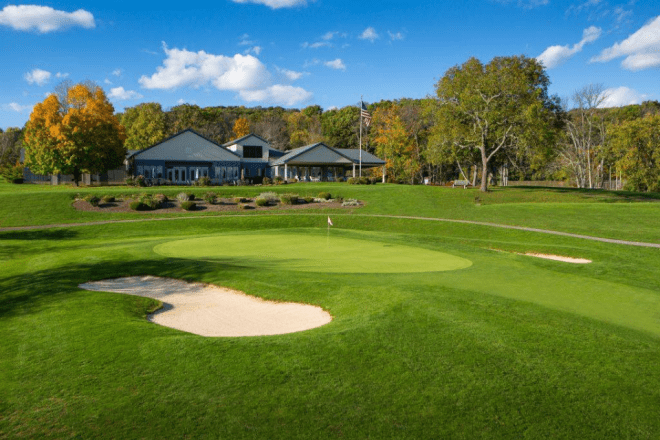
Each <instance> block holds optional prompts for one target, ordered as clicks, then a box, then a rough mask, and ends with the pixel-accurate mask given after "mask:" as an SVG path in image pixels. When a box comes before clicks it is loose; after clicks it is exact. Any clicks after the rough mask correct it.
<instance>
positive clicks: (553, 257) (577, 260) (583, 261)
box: [521, 252, 591, 264]
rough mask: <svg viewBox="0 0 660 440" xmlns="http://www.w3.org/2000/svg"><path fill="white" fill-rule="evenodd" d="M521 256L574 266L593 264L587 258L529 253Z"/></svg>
mask: <svg viewBox="0 0 660 440" xmlns="http://www.w3.org/2000/svg"><path fill="white" fill-rule="evenodd" d="M521 255H527V256H529V257H537V258H545V259H546V260H555V261H563V262H564V263H574V264H587V263H591V260H587V259H586V258H573V257H562V256H561V255H551V254H537V253H533V252H527V253H526V254H521Z"/></svg>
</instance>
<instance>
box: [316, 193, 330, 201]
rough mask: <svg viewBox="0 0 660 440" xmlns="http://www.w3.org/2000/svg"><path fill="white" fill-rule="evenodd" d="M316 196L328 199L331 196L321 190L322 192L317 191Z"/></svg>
mask: <svg viewBox="0 0 660 440" xmlns="http://www.w3.org/2000/svg"><path fill="white" fill-rule="evenodd" d="M318 198H319V199H325V200H328V199H331V198H332V197H331V195H330V193H329V192H322V193H319V195H318Z"/></svg>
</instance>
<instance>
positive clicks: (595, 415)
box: [0, 185, 660, 439]
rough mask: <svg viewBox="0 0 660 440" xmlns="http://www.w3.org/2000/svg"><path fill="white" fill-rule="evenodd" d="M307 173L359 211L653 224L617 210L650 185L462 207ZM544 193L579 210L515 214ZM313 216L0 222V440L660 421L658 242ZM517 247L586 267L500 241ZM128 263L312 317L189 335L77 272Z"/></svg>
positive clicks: (634, 233)
mask: <svg viewBox="0 0 660 440" xmlns="http://www.w3.org/2000/svg"><path fill="white" fill-rule="evenodd" d="M320 187H322V186H310V187H309V188H311V189H310V190H309V191H315V190H317V189H318V188H320ZM329 187H330V188H331V189H332V191H333V192H335V190H336V189H337V188H341V189H342V191H346V193H345V194H344V195H345V196H348V195H349V191H355V192H354V193H353V194H359V198H360V199H361V200H365V201H366V206H365V207H364V210H365V212H367V213H369V212H371V213H383V214H389V213H391V214H402V212H403V211H405V214H411V213H415V211H416V210H415V209H414V208H415V205H419V206H421V207H420V209H419V215H420V216H422V215H423V216H426V217H437V218H441V217H447V216H450V215H451V216H461V217H462V218H465V219H467V220H477V221H490V222H495V223H496V222H499V221H501V220H503V219H508V220H511V221H514V220H515V223H516V224H520V225H523V226H538V225H539V223H545V224H548V225H554V227H555V229H556V230H562V231H572V232H583V230H584V229H588V228H589V225H588V224H586V223H587V220H589V221H591V220H594V219H597V218H598V217H599V216H600V215H610V214H612V215H611V216H610V217H608V219H607V220H608V222H609V223H607V224H598V225H596V226H594V227H593V228H591V229H592V232H593V231H594V230H595V231H601V232H603V231H608V232H609V233H611V234H610V235H609V236H611V235H615V236H617V237H614V238H619V237H618V231H626V237H625V238H627V239H630V240H638V241H653V238H655V241H656V242H657V241H659V240H660V239H658V238H657V237H660V226H659V225H658V224H657V222H655V223H654V222H647V221H646V219H647V217H643V216H642V217H639V218H637V219H636V220H635V219H634V218H633V217H634V213H636V212H637V213H638V212H641V211H646V212H647V215H648V218H650V217H651V216H657V215H658V210H657V208H656V205H655V204H654V203H645V202H642V203H640V204H639V205H638V204H637V203H628V202H626V203H610V202H602V203H606V204H607V208H606V209H601V208H603V204H602V203H601V202H599V201H598V200H593V197H592V198H587V199H586V200H584V201H581V199H582V198H583V196H584V194H583V193H571V192H569V193H558V192H555V191H537V190H534V191H529V192H527V191H522V190H518V189H516V190H514V191H512V192H511V193H508V194H507V193H506V191H502V192H503V193H504V194H499V193H493V194H488V195H487V196H486V197H484V200H486V203H489V199H488V197H490V196H492V198H493V199H497V200H499V201H500V202H502V201H504V202H506V200H509V201H510V202H512V203H509V204H507V203H504V202H502V203H497V204H496V203H494V202H493V203H492V204H491V205H488V204H487V205H486V206H481V207H475V206H474V203H473V201H472V200H471V198H470V197H467V196H466V194H467V193H469V192H470V191H469V190H467V191H466V190H462V189H461V190H456V191H454V192H447V191H446V189H444V188H438V189H437V190H438V191H435V190H436V189H434V188H413V187H404V186H401V187H398V186H389V185H384V186H383V188H379V186H376V187H375V188H373V189H371V188H358V189H351V188H348V189H345V188H347V186H339V185H338V186H336V187H335V186H329ZM296 188H297V189H296V190H298V188H304V187H303V186H302V185H300V186H296ZM232 190H233V189H232ZM240 190H241V191H249V189H242V188H241V189H240ZM257 190H258V189H254V191H257ZM288 190H290V188H288ZM372 190H373V193H371V192H370V191H372ZM434 191H435V192H434ZM24 193H28V194H29V193H30V192H29V191H24ZM34 194H36V195H34V198H33V199H32V201H31V202H30V203H29V204H28V205H29V206H28V208H27V212H28V214H25V213H23V214H21V213H20V206H21V205H20V204H16V205H15V209H14V210H15V211H16V212H14V213H12V217H11V218H12V219H13V220H12V222H19V223H22V224H30V223H31V222H32V223H34V224H43V223H44V222H45V221H46V219H48V221H49V222H50V221H51V220H52V221H53V223H58V222H66V221H69V220H71V219H72V218H73V217H71V216H72V215H73V214H71V213H70V212H69V211H68V210H63V211H61V212H60V211H56V210H55V211H53V212H50V213H48V214H47V215H46V214H44V215H43V216H40V215H41V214H39V211H38V210H36V205H37V203H36V201H37V199H43V201H44V203H45V205H47V206H59V205H58V203H59V201H60V198H62V197H64V198H65V199H66V197H68V195H67V193H60V192H57V191H54V190H51V191H50V192H49V191H46V190H43V191H42V192H39V193H34ZM63 194H64V195H63ZM445 194H446V195H447V199H443V198H442V197H443V196H444V195H445ZM567 194H568V195H567ZM588 194H591V193H588ZM11 195H13V193H11ZM3 197H4V194H2V188H0V201H2V200H3ZM433 197H436V198H437V200H436V201H435V202H434V203H435V204H434V205H432V206H431V205H430V204H429V203H430V202H428V201H429V200H433ZM567 197H571V198H572V199H571V200H570V201H568V200H567V199H566V198H567ZM603 197H605V196H603ZM514 199H515V200H514ZM4 200H5V201H6V200H8V199H6V198H5V199H4ZM12 200H13V199H12ZM56 202H57V203H56ZM555 204H557V205H555ZM565 205H571V206H572V208H570V210H569V213H570V214H571V215H573V214H576V213H578V214H579V213H584V214H585V215H586V219H587V220H585V218H572V217H571V216H570V215H567V214H565V213H561V212H558V213H557V215H556V216H554V217H552V218H545V217H544V218H540V217H539V218H537V217H535V216H536V214H538V213H540V214H542V215H543V216H553V212H555V211H554V210H561V209H562V206H565ZM619 207H621V209H618V208H619ZM481 208H485V209H481ZM2 209H4V210H7V209H8V208H7V205H6V204H5V205H3V208H2ZM362 209H363V208H360V211H361V212H360V214H362V213H363V212H362ZM75 215H78V214H75ZM30 216H32V217H33V218H30ZM90 218H91V217H90ZM97 219H99V218H97ZM101 219H107V218H106V217H102V218H101ZM332 219H333V222H334V224H335V226H334V227H333V228H331V229H330V231H329V232H330V235H329V237H328V231H327V226H326V217H325V215H323V216H321V215H318V214H317V215H311V214H298V215H292V216H290V215H281V216H272V215H248V216H244V217H229V216H223V217H217V218H198V219H196V220H195V221H190V220H185V219H181V220H171V221H164V222H143V223H123V224H104V225H90V226H81V227H76V228H67V227H62V228H51V229H45V230H38V231H37V230H35V231H12V232H0V268H1V270H0V335H2V343H0V439H15V438H34V439H42V438H54V439H60V438H107V439H115V438H122V439H132V438H136V439H137V438H140V439H143V438H146V439H169V438H230V439H243V438H245V439H263V438H268V439H322V438H350V439H364V438H378V439H389V438H405V439H427V438H428V439H435V438H452V439H519V438H525V439H548V438H553V439H554V438H557V439H610V438H611V439H620V438H627V439H653V438H659V437H660V417H659V416H658V408H659V407H660V277H658V273H660V252H659V251H658V249H654V248H640V247H633V246H624V245H620V244H612V243H603V242H595V241H589V240H583V239H578V238H575V237H564V236H552V235H548V234H539V233H535V232H530V231H521V230H513V229H502V228H492V227H488V226H485V225H476V224H459V223H448V222H430V221H418V220H413V219H403V218H398V219H392V218H378V217H367V216H362V215H360V216H357V215H343V216H336V217H333V218H332ZM83 221H88V218H87V217H85V218H84V219H83ZM635 221H637V222H641V223H642V224H641V225H640V227H636V226H634V225H635ZM631 225H633V226H631ZM592 235H596V234H595V233H593V234H592ZM492 249H500V250H504V251H507V252H493V251H492ZM526 252H536V253H544V254H554V255H569V256H574V257H579V258H586V259H589V260H591V261H592V263H591V264H584V265H577V264H567V263H563V262H559V261H552V260H543V259H539V258H531V257H528V256H525V255H518V254H516V253H526ZM452 265H454V266H456V267H453V268H454V269H455V270H447V269H446V268H447V267H451V266H452ZM442 268H445V269H444V270H443V269H442ZM404 269H406V270H404ZM145 275H151V276H158V277H166V278H174V279H179V280H185V281H188V282H198V283H206V284H213V285H217V286H224V287H227V288H229V289H233V290H237V291H241V292H245V293H246V294H247V295H251V296H254V297H258V298H262V299H264V300H272V301H276V302H291V303H301V304H308V305H312V306H318V307H321V308H322V309H323V310H325V311H327V312H328V313H329V314H330V315H332V317H333V319H332V321H331V322H329V323H327V324H326V325H324V326H321V327H317V328H313V329H310V330H306V331H303V332H298V333H290V334H285V335H271V336H255V337H250V338H235V337H233V338H225V337H219V338H205V337H201V336H197V335H194V334H190V333H186V332H182V331H179V330H176V329H172V328H167V327H163V326H159V325H156V324H154V323H152V322H149V320H148V319H147V317H148V315H149V314H150V313H152V312H153V311H154V310H155V309H156V308H157V307H158V305H159V304H158V302H157V301H156V300H154V299H151V298H143V297H138V296H131V295H121V294H116V293H111V292H88V291H84V290H81V289H80V288H78V286H79V285H80V284H82V283H87V282H90V281H98V280H104V279H113V278H120V277H133V276H145Z"/></svg>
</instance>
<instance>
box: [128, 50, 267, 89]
mask: <svg viewBox="0 0 660 440" xmlns="http://www.w3.org/2000/svg"><path fill="white" fill-rule="evenodd" d="M163 50H164V51H165V54H166V55H167V58H166V59H165V60H164V61H163V65H162V66H159V67H157V68H156V73H154V74H153V75H151V76H150V77H147V76H145V75H143V76H142V77H141V78H140V79H139V83H140V85H141V86H142V87H144V88H145V89H169V90H173V89H177V88H179V87H186V86H189V87H193V88H199V87H202V86H206V85H208V84H211V85H213V86H214V87H215V88H217V89H218V90H244V89H257V88H259V87H260V86H262V85H263V84H264V83H265V82H267V81H268V79H269V77H270V75H269V73H268V70H266V67H265V66H264V65H263V64H262V63H261V61H259V60H258V59H257V58H255V57H253V56H252V55H241V54H236V55H234V56H233V57H227V56H224V55H213V54H210V53H206V52H204V51H203V50H202V51H199V52H190V51H188V50H186V49H168V48H167V46H166V45H165V44H164V43H163Z"/></svg>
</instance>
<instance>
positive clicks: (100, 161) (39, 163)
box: [23, 84, 126, 185]
mask: <svg viewBox="0 0 660 440" xmlns="http://www.w3.org/2000/svg"><path fill="white" fill-rule="evenodd" d="M125 139H126V134H125V133H124V127H123V126H121V125H120V124H119V121H118V120H117V118H116V117H115V115H114V108H113V106H112V104H110V102H108V99H107V98H106V96H105V93H104V92H103V90H102V89H101V88H100V87H98V86H89V85H84V84H77V85H74V86H72V87H70V88H69V89H68V90H67V93H66V98H65V101H64V102H61V101H60V99H59V98H58V95H57V94H52V95H50V96H48V97H47V98H46V99H45V100H44V101H43V102H41V103H39V104H37V105H36V106H35V107H34V109H33V111H32V114H31V115H30V119H29V121H28V122H27V124H26V126H25V139H24V142H23V143H24V146H25V165H26V166H27V167H29V168H30V169H31V171H32V172H34V173H38V174H54V173H62V174H72V175H73V180H74V181H75V183H76V185H78V182H80V178H81V176H82V174H83V173H90V174H96V173H103V172H106V171H107V170H110V169H113V168H117V167H119V166H120V165H121V164H122V163H123V161H124V158H125V156H126V148H125V147H124V140H125Z"/></svg>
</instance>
